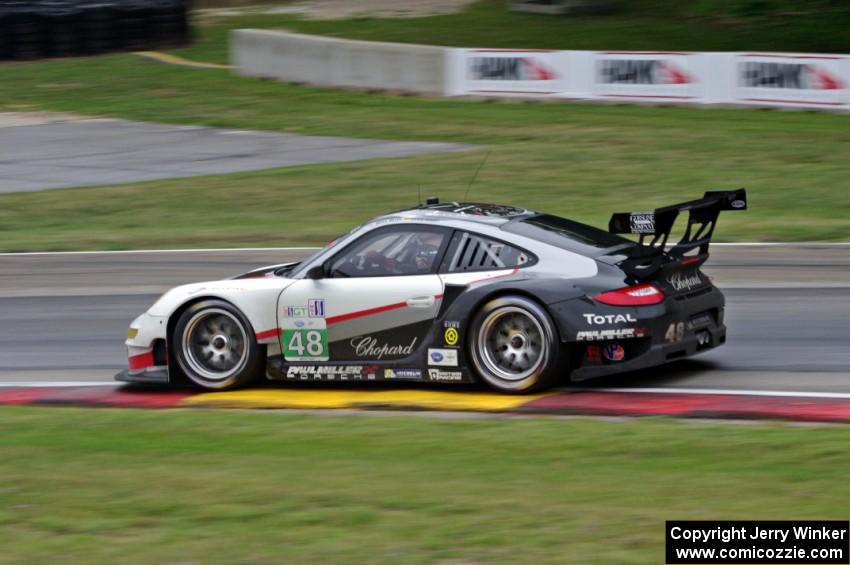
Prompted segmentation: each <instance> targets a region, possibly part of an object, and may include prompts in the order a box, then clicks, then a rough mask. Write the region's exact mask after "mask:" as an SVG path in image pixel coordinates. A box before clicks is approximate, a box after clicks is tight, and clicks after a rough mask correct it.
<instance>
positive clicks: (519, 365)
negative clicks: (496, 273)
mask: <svg viewBox="0 0 850 565" xmlns="http://www.w3.org/2000/svg"><path fill="white" fill-rule="evenodd" d="M468 336H469V337H468V339H467V346H468V348H469V354H470V359H472V364H473V367H474V368H475V371H476V373H478V376H479V377H480V378H481V380H483V381H484V382H486V383H487V384H488V385H490V386H491V387H493V388H495V389H497V390H499V391H500V392H505V393H511V394H526V393H531V392H534V391H538V390H541V389H544V388H547V387H549V386H551V385H552V384H554V383H555V381H556V380H557V379H558V377H559V374H560V372H559V370H558V368H559V366H560V357H561V344H560V341H559V339H558V332H557V330H556V328H555V324H554V322H552V318H551V317H550V316H549V314H547V313H546V310H544V309H543V308H542V307H541V306H540V305H539V304H537V303H536V302H534V301H533V300H530V299H528V298H525V297H523V296H500V297H498V298H495V299H493V300H490V301H489V302H487V303H486V304H484V305H483V306H482V307H481V308H480V309H479V310H478V312H476V314H475V316H474V317H473V319H472V323H471V324H470V326H469V332H468Z"/></svg>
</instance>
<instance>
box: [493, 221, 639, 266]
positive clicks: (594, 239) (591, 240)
mask: <svg viewBox="0 0 850 565" xmlns="http://www.w3.org/2000/svg"><path fill="white" fill-rule="evenodd" d="M502 229H503V230H504V231H506V232H510V233H515V234H518V235H523V236H525V237H530V238H531V239H536V240H537V241H542V242H543V243H548V244H549V245H554V246H555V247H560V248H561V249H566V250H567V251H573V252H576V253H580V254H582V255H588V256H592V257H595V256H598V255H604V254H605V253H606V252H610V250H611V248H614V247H616V248H622V247H625V246H633V245H636V244H635V242H633V241H631V240H628V239H626V238H624V237H620V236H618V235H614V234H610V233H608V232H607V231H604V230H601V229H599V228H595V227H593V226H589V225H587V224H582V223H579V222H574V221H572V220H568V219H566V218H561V217H558V216H550V215H548V214H540V215H538V216H532V217H531V218H525V219H523V220H519V221H514V222H509V223H507V224H505V226H504V227H503V228H502Z"/></svg>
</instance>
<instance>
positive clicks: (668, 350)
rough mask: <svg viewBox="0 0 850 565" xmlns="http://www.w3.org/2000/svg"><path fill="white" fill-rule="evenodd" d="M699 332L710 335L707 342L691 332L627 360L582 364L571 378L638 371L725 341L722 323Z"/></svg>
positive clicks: (684, 356) (576, 379) (587, 377)
mask: <svg viewBox="0 0 850 565" xmlns="http://www.w3.org/2000/svg"><path fill="white" fill-rule="evenodd" d="M700 332H706V333H707V334H708V335H709V336H710V339H709V341H708V342H707V343H702V344H701V343H700V342H699V337H698V336H697V334H696V333H693V334H690V335H688V336H687V337H686V338H685V339H683V340H682V341H680V342H679V343H675V344H667V343H662V344H655V345H652V346H651V347H650V348H649V350H648V351H646V352H645V353H642V354H640V355H638V356H636V357H634V358H632V359H629V360H627V361H623V362H620V363H610V364H605V365H582V366H581V367H579V368H578V369H576V370H574V371H573V373H572V380H574V381H583V380H586V379H595V378H598V377H605V376H608V375H616V374H619V373H626V372H628V371H638V370H640V369H647V368H649V367H657V366H659V365H663V364H665V363H670V362H671V361H678V360H679V359H684V358H686V357H691V356H692V355H696V354H698V353H703V352H705V351H708V350H710V349H713V348H715V347H717V346H718V345H723V344H724V343H726V326H725V325H723V324H720V325H715V326H712V327H707V328H703V329H701V330H700Z"/></svg>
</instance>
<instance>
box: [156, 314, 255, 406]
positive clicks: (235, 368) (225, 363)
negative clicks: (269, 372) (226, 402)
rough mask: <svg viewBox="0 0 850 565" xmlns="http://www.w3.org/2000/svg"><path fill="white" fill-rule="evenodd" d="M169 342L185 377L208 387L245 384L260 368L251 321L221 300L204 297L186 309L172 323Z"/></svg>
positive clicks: (232, 386) (215, 388)
mask: <svg viewBox="0 0 850 565" xmlns="http://www.w3.org/2000/svg"><path fill="white" fill-rule="evenodd" d="M170 345H171V348H172V349H171V350H172V351H173V352H174V358H175V359H176V361H177V364H178V365H179V366H180V369H181V370H182V371H183V373H184V374H185V375H186V377H187V378H188V379H189V380H191V381H192V382H193V383H195V384H197V385H199V386H202V387H204V388H207V389H211V390H229V389H234V388H238V387H240V386H244V385H247V384H249V383H250V382H252V381H254V379H255V378H256V377H257V375H258V374H259V373H260V371H261V369H262V367H263V359H262V355H261V351H260V347H259V346H258V345H257V340H256V337H255V335H254V329H253V328H252V327H251V323H250V322H249V321H248V319H247V318H246V317H245V315H244V314H243V313H242V312H240V311H239V309H238V308H236V307H234V306H233V305H232V304H230V303H228V302H224V301H223V300H204V301H202V302H198V303H197V304H193V305H192V306H191V307H189V308H187V309H186V310H185V311H184V312H183V313H182V314H180V318H178V320H177V323H176V324H175V326H174V331H173V332H172V335H171V344H170Z"/></svg>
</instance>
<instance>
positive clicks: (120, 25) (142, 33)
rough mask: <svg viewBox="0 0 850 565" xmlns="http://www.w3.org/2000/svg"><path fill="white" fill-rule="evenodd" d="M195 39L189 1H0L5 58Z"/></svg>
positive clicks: (82, 52)
mask: <svg viewBox="0 0 850 565" xmlns="http://www.w3.org/2000/svg"><path fill="white" fill-rule="evenodd" d="M190 41H191V33H190V27H189V18H188V2H187V0H41V1H36V2H32V1H23V0H0V60H5V61H10V60H14V61H30V60H36V59H45V58H51V57H76V56H83V55H97V54H100V53H109V52H119V51H143V50H153V49H164V48H171V47H178V46H182V45H186V44H188V43H189V42H190Z"/></svg>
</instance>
